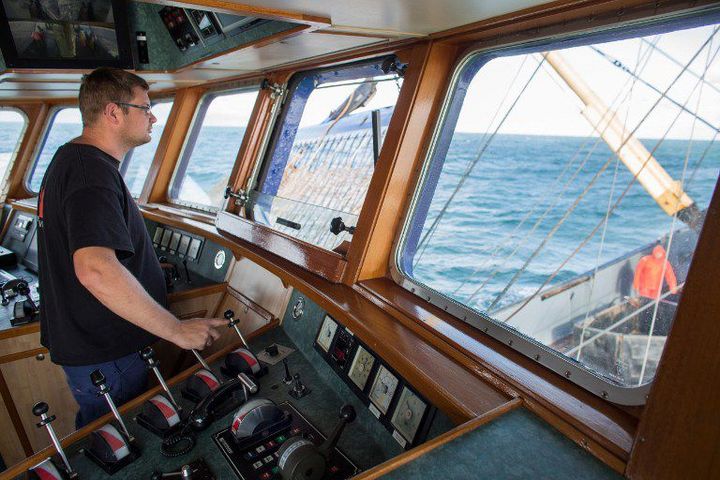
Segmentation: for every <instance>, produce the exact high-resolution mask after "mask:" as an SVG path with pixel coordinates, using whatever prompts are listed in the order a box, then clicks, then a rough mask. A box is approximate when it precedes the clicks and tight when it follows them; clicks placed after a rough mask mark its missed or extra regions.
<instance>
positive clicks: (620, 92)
mask: <svg viewBox="0 0 720 480" xmlns="http://www.w3.org/2000/svg"><path fill="white" fill-rule="evenodd" d="M650 52H651V50H647V52H646V57H645V60H644V61H645V63H644V64H643V67H642V69H644V68H645V67H646V66H647V64H648V62H649V60H650ZM630 80H631V79H628V80H627V81H626V83H625V85H623V86H622V87H621V88H620V90H619V91H618V94H617V95H616V97H615V98H614V99H613V101H612V103H611V106H610V108H608V109H607V110H606V111H605V112H604V113H603V115H602V117H601V118H600V119H599V120H598V123H597V125H594V126H593V130H596V129H597V127H598V126H599V125H600V124H601V123H602V122H603V121H605V116H606V115H608V114H609V113H612V116H611V118H610V121H608V122H607V123H606V124H605V127H604V129H603V131H602V132H599V133H600V134H601V135H600V136H599V137H597V138H596V140H595V144H594V145H593V147H592V149H591V150H590V151H588V152H587V154H586V156H585V158H584V159H583V161H582V163H581V164H580V166H579V167H578V168H577V170H576V171H575V174H574V175H573V176H572V178H570V180H568V182H567V183H566V184H565V186H564V187H563V189H562V190H561V192H560V193H559V195H558V196H557V197H556V198H555V201H554V202H553V203H552V204H550V205H549V206H548V207H547V208H546V209H545V211H544V212H543V213H542V215H541V216H540V217H539V218H538V219H537V220H536V222H535V224H534V225H533V227H532V229H531V230H530V231H529V232H527V233H526V235H525V236H524V237H523V238H522V239H521V241H520V243H519V244H517V245H516V246H515V249H514V250H513V251H512V252H510V254H508V255H507V256H506V257H505V260H504V261H503V263H502V264H500V265H498V266H497V267H496V268H495V269H494V270H493V271H492V272H491V274H490V275H489V276H488V277H487V278H486V279H485V280H484V281H483V282H482V283H481V284H480V286H478V287H477V288H476V289H475V291H474V292H473V293H472V294H471V295H470V297H469V298H468V299H467V301H466V302H468V303H469V302H470V301H471V300H472V299H473V298H475V296H476V295H477V294H478V293H479V292H480V291H481V290H482V289H483V288H484V287H485V286H486V285H487V284H488V282H490V280H492V279H493V278H495V276H496V275H497V274H498V272H499V270H500V268H502V266H503V265H504V264H505V263H507V262H508V261H509V260H510V259H511V258H513V257H514V256H515V254H516V253H517V252H518V250H519V249H520V248H522V247H523V246H524V245H525V243H527V241H529V240H530V238H531V237H532V234H533V233H534V232H535V230H537V228H538V227H539V226H540V225H541V224H542V222H543V221H544V220H545V217H546V216H547V215H548V214H549V213H550V212H551V211H552V210H553V209H554V207H555V205H557V204H558V202H559V201H560V200H562V198H563V197H564V195H565V192H566V191H567V189H568V188H569V187H570V185H571V184H572V182H573V181H574V180H575V178H576V177H577V175H579V173H580V172H581V171H582V169H583V168H584V166H585V164H586V163H587V161H588V160H589V159H590V158H591V157H592V154H593V153H594V152H595V149H596V148H597V146H598V145H599V144H600V141H601V137H602V134H603V133H605V130H607V129H608V128H609V126H610V122H611V121H612V119H613V118H614V117H615V115H617V113H616V112H615V111H614V109H613V108H612V107H613V106H614V105H615V103H616V102H617V101H618V100H619V99H620V97H621V96H622V91H623V90H624V89H625V87H626V86H627V84H628V83H630ZM632 84H633V85H634V82H632ZM630 93H631V91H628V92H627V93H626V94H625V98H623V100H622V102H621V103H624V102H625V101H626V100H627V97H628V95H629V94H630ZM488 309H489V308H488Z"/></svg>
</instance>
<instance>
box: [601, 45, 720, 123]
mask: <svg viewBox="0 0 720 480" xmlns="http://www.w3.org/2000/svg"><path fill="white" fill-rule="evenodd" d="M590 48H591V49H592V50H593V51H594V52H596V53H597V54H599V55H600V56H602V57H603V58H604V59H605V60H607V61H609V62H610V63H611V64H613V65H615V66H616V67H618V68H619V69H620V70H622V71H623V72H625V73H627V74H628V75H630V76H632V77H633V78H634V79H635V80H637V81H639V82H640V83H642V84H643V85H645V86H646V87H648V88H649V89H651V90H652V91H653V92H655V93H658V94H660V95H663V93H662V91H661V90H660V89H659V88H657V87H656V86H655V85H653V84H651V83H650V82H648V81H646V80H644V79H642V78H640V77H639V76H638V75H637V74H636V73H635V72H634V71H632V70H630V69H629V68H628V67H627V66H625V65H624V64H623V63H622V62H621V61H620V60H618V59H616V58H615V57H613V56H612V55H609V54H607V53H605V52H603V51H602V50H600V49H599V48H597V47H595V46H590ZM663 96H664V97H665V99H666V100H667V101H669V102H670V103H672V104H673V105H675V106H676V107H678V108H680V109H682V110H683V111H685V112H687V113H689V114H690V115H692V116H693V117H694V118H696V119H698V120H700V122H702V124H703V125H705V126H706V127H708V128H710V129H711V130H713V131H715V132H719V131H720V129H719V128H718V127H716V126H715V125H713V124H712V123H710V121H709V120H706V119H705V118H703V117H701V116H700V115H699V114H698V113H695V112H693V111H692V110H689V109H688V108H687V107H685V106H684V105H681V104H680V102H678V101H676V100H675V99H673V98H672V97H670V96H669V95H663Z"/></svg>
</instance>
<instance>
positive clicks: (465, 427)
mask: <svg viewBox="0 0 720 480" xmlns="http://www.w3.org/2000/svg"><path fill="white" fill-rule="evenodd" d="M521 405H522V400H520V399H519V398H513V399H512V400H509V401H508V402H507V403H504V404H503V405H500V406H499V407H496V408H493V409H492V410H490V411H489V412H487V413H484V414H483V415H480V416H479V417H477V418H474V419H472V420H470V421H468V422H465V423H463V424H462V425H458V426H457V427H455V428H453V429H452V430H450V431H448V432H445V433H443V434H442V435H439V436H437V437H435V438H433V439H432V440H429V441H427V442H425V443H423V444H421V445H418V446H417V447H415V448H413V449H411V450H408V451H407V452H404V453H401V454H400V455H398V456H397V457H393V458H391V459H390V460H388V461H386V462H383V463H381V464H380V465H376V466H375V467H373V468H371V469H369V470H366V471H364V472H363V473H361V474H360V475H357V476H355V477H353V480H370V479H374V478H380V477H382V476H383V475H387V474H388V473H390V472H392V471H393V470H396V469H398V468H400V467H402V466H403V465H406V464H408V463H410V462H412V461H413V460H415V459H417V458H419V457H422V456H423V455H426V454H427V453H429V452H432V451H433V450H435V449H436V448H438V447H441V446H442V445H445V444H447V443H450V442H452V441H453V440H455V439H456V438H458V437H462V436H463V435H465V434H466V433H469V432H472V431H473V430H475V429H476V428H478V427H481V426H483V425H485V424H488V423H490V422H492V421H493V420H495V419H496V418H498V417H501V416H502V415H505V414H506V413H508V412H511V411H513V410H515V409H516V408H519V407H520V406H521Z"/></svg>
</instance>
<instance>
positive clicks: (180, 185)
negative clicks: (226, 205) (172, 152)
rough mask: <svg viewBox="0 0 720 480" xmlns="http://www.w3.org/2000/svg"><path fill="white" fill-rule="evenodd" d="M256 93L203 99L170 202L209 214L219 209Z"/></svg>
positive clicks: (226, 94) (215, 94) (171, 191)
mask: <svg viewBox="0 0 720 480" xmlns="http://www.w3.org/2000/svg"><path fill="white" fill-rule="evenodd" d="M257 93H258V90H257V88H252V89H245V90H234V91H232V92H219V93H218V92H214V93H209V94H207V95H206V96H205V97H204V98H203V99H202V101H201V102H200V106H199V107H198V111H197V113H196V116H195V120H194V122H193V127H192V129H191V131H190V134H189V135H188V138H187V141H186V142H187V143H186V144H185V147H184V149H183V153H182V156H181V157H180V161H179V162H178V165H177V168H176V170H175V175H174V177H173V181H172V183H171V187H170V199H171V201H173V202H175V203H179V204H182V205H187V206H190V207H195V208H200V209H206V210H211V211H216V210H217V209H218V208H219V207H220V205H221V204H222V202H223V194H224V192H225V187H226V186H227V183H228V179H229V178H230V173H231V171H232V168H233V165H234V164H235V160H236V159H237V155H238V152H239V150H240V144H241V143H242V140H243V136H244V134H245V128H246V127H247V124H248V121H249V120H250V116H251V114H252V110H253V107H254V105H255V99H256V98H257Z"/></svg>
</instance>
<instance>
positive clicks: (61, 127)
mask: <svg viewBox="0 0 720 480" xmlns="http://www.w3.org/2000/svg"><path fill="white" fill-rule="evenodd" d="M81 133H82V119H81V117H80V109H79V108H77V107H66V108H60V109H58V110H56V111H55V112H54V113H53V115H52V117H51V119H50V121H49V122H48V126H47V129H46V130H45V137H44V138H43V140H42V143H41V144H40V150H39V152H38V155H37V157H35V163H34V164H33V166H32V169H31V170H30V175H29V177H28V188H29V190H30V191H31V192H33V193H37V192H39V191H40V185H41V184H42V179H43V176H44V175H45V171H46V170H47V168H48V165H50V161H51V160H52V158H53V156H54V155H55V152H56V151H57V149H58V148H59V147H60V146H61V145H63V144H65V143H67V142H69V141H70V140H72V139H73V138H75V137H78V136H79V135H80V134H81Z"/></svg>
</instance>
